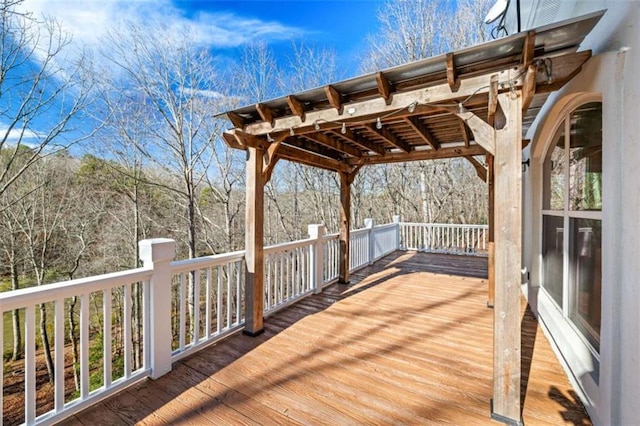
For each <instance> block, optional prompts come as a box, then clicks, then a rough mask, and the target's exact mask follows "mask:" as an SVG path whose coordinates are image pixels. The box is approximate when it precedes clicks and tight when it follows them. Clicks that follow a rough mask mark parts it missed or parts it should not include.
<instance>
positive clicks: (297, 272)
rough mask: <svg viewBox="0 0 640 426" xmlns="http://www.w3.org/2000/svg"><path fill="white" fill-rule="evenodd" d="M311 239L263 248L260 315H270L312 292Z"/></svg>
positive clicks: (313, 241) (312, 241)
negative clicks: (262, 308)
mask: <svg viewBox="0 0 640 426" xmlns="http://www.w3.org/2000/svg"><path fill="white" fill-rule="evenodd" d="M315 241H316V240H315V239H313V238H309V239H306V240H300V241H294V242H291V243H284V244H277V245H273V246H269V247H265V248H264V272H265V279H264V290H265V295H264V296H265V300H264V312H265V314H273V313H275V312H276V311H278V310H280V309H282V308H284V307H286V306H289V305H290V304H292V303H294V302H296V301H298V300H299V299H301V298H303V297H305V296H308V295H309V294H311V293H313V291H314V290H315V288H314V285H313V284H312V283H313V282H314V281H313V278H314V277H312V273H313V272H312V262H311V252H312V248H313V246H314V243H315Z"/></svg>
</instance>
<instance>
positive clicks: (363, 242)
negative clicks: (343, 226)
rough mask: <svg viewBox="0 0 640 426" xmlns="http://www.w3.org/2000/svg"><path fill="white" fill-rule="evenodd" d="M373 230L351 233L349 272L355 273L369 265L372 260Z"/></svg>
mask: <svg viewBox="0 0 640 426" xmlns="http://www.w3.org/2000/svg"><path fill="white" fill-rule="evenodd" d="M370 236H371V230H370V229H368V228H364V229H357V230H355V231H351V232H350V233H349V237H350V238H349V244H350V250H349V271H350V272H354V271H356V270H358V269H360V268H363V267H365V266H367V265H369V261H370V259H371V257H370V254H371V250H370V248H371V240H370V238H369V237H370Z"/></svg>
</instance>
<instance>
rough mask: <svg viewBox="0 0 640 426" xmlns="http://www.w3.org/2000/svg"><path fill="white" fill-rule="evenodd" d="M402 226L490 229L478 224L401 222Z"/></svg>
mask: <svg viewBox="0 0 640 426" xmlns="http://www.w3.org/2000/svg"><path fill="white" fill-rule="evenodd" d="M400 225H405V226H432V227H437V228H443V227H453V228H475V229H485V228H488V227H489V225H476V224H472V225H470V224H463V223H424V222H400Z"/></svg>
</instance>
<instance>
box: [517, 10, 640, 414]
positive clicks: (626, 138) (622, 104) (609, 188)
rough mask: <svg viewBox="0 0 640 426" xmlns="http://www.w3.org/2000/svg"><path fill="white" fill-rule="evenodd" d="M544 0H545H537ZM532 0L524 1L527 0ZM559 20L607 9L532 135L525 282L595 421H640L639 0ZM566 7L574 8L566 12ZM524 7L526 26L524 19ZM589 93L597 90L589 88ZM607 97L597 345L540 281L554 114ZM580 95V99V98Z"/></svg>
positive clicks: (561, 12) (527, 180)
mask: <svg viewBox="0 0 640 426" xmlns="http://www.w3.org/2000/svg"><path fill="white" fill-rule="evenodd" d="M540 1H542V0H540ZM523 3H526V2H523ZM568 3H572V7H567V5H566V4H565V5H564V7H563V8H562V10H559V12H558V16H557V17H556V19H555V20H556V21H558V20H562V19H566V18H570V17H575V16H579V15H582V14H585V13H589V12H592V11H595V10H601V9H608V11H607V13H606V14H605V15H604V17H603V18H602V20H601V21H600V23H599V24H598V25H597V27H596V28H595V29H594V31H593V32H592V33H591V34H590V35H589V36H588V37H587V39H586V40H585V42H584V43H583V45H582V47H581V50H584V49H592V50H593V54H594V57H592V58H591V59H590V60H589V61H588V62H587V64H586V65H585V67H584V68H583V70H582V72H581V73H580V74H579V75H578V76H576V77H575V78H574V79H573V80H572V81H571V82H570V83H569V84H567V85H566V86H565V87H564V88H563V89H562V90H561V91H559V92H557V93H555V94H553V95H552V96H550V97H549V99H548V101H547V103H546V104H545V107H544V108H543V109H542V111H541V113H540V114H539V116H538V118H537V119H536V121H535V122H534V123H533V125H532V126H531V128H530V130H529V132H528V134H527V138H529V139H531V140H532V143H531V146H530V147H528V148H527V150H526V151H525V153H524V158H531V168H530V169H529V170H528V171H527V172H526V173H525V175H524V176H523V177H524V181H523V188H524V189H523V190H524V194H523V197H524V211H525V217H524V230H523V238H524V244H523V251H524V253H523V258H524V259H523V261H524V263H523V267H525V266H526V267H527V269H528V270H529V271H531V277H530V282H529V283H526V284H524V285H523V290H524V291H525V294H526V295H527V296H528V298H529V301H530V303H531V305H532V307H533V309H534V311H536V312H537V313H538V314H539V318H540V319H541V322H542V324H543V325H544V327H545V332H547V333H549V334H550V337H551V341H552V342H553V343H554V344H555V345H556V349H557V350H558V351H559V352H560V359H561V360H562V361H563V362H564V363H565V366H566V367H568V368H569V370H570V373H571V376H572V377H571V378H572V381H573V382H574V385H576V386H577V388H578V390H579V392H580V393H581V398H582V399H583V402H584V403H585V405H586V406H587V410H588V412H589V415H590V416H591V418H592V420H593V421H594V423H595V424H596V425H637V424H640V28H638V23H640V2H631V1H581V2H568ZM567 14H568V15H567ZM529 18H530V17H523V20H522V21H523V24H524V25H523V26H524V27H525V28H526V27H527V22H528V21H527V19H529ZM590 97H591V98H590ZM599 97H601V99H602V103H603V208H602V263H603V265H602V275H603V276H602V325H601V337H600V354H593V353H592V352H591V351H590V350H589V348H588V345H586V344H585V343H584V341H583V339H581V338H580V337H579V335H578V333H577V332H576V331H575V328H574V327H572V325H571V323H570V322H569V321H568V319H566V318H564V317H563V316H562V313H561V312H560V311H559V310H558V309H557V308H556V306H555V305H554V304H553V303H552V302H551V300H550V298H549V297H548V296H547V295H546V293H545V292H544V290H541V289H540V288H539V284H540V248H541V243H542V241H541V240H542V237H541V235H542V215H541V208H542V162H543V161H544V155H545V153H546V149H547V148H548V144H549V139H550V138H551V136H552V134H553V131H554V130H555V127H554V125H557V123H558V117H559V116H560V115H562V113H563V112H566V111H568V110H570V109H573V107H575V106H577V105H573V104H572V103H576V102H578V101H579V100H580V99H581V98H582V100H583V101H584V102H588V101H590V100H597V99H598V98H599ZM579 103H583V102H579Z"/></svg>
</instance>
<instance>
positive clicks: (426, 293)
mask: <svg viewBox="0 0 640 426" xmlns="http://www.w3.org/2000/svg"><path fill="white" fill-rule="evenodd" d="M486 267H487V265H486V259H484V258H475V257H465V256H448V255H429V254H424V253H411V252H409V253H401V252H397V253H394V254H392V255H390V256H388V257H386V258H384V259H382V260H381V261H378V262H376V264H374V265H372V266H370V267H367V268H364V269H362V270H360V271H359V272H357V273H355V274H353V275H352V284H351V285H349V286H344V285H343V286H340V285H337V284H336V285H332V286H330V287H328V288H327V289H325V291H324V292H323V293H322V294H319V295H314V296H310V297H308V298H306V299H304V300H303V301H301V302H299V303H298V304H296V305H293V306H291V307H289V308H287V309H284V310H282V311H280V312H278V313H276V314H275V315H273V316H272V317H269V318H267V319H266V321H265V333H264V334H262V335H260V336H258V337H255V338H250V337H247V336H243V335H241V334H237V335H234V336H231V337H229V338H227V339H226V340H224V341H222V342H220V343H218V344H216V345H214V346H212V347H210V348H207V349H204V350H202V351H200V352H198V353H196V354H194V355H192V356H190V357H188V358H185V359H183V360H182V361H180V362H178V363H176V364H174V369H173V371H172V372H171V373H169V374H168V375H166V376H164V377H162V378H160V379H158V380H156V381H151V380H148V381H145V382H143V383H141V384H138V385H136V386H134V387H132V388H130V389H128V390H126V391H125V392H123V393H121V394H119V395H117V396H115V397H113V398H111V399H109V400H107V401H105V402H103V403H101V404H98V405H97V406H95V407H93V408H91V409H89V410H86V411H84V412H81V413H79V414H77V415H76V416H74V417H73V418H72V419H69V424H71V423H73V424H84V425H87V426H98V425H102V424H118V423H119V424H294V425H295V424H305V425H307V424H332V425H336V424H340V425H361V424H439V425H440V424H445V425H446V424H451V425H459V424H474V425H481V424H487V425H490V424H496V423H495V422H492V421H491V420H490V419H489V400H490V399H491V396H492V395H491V393H492V374H493V373H492V356H493V354H492V348H493V344H492V339H493V330H492V323H493V311H492V310H491V309H488V308H487V307H486V287H487V284H486ZM461 271H462V272H463V273H464V276H461V275H459V273H460V272H461ZM456 274H458V275H456ZM522 310H523V323H522V324H523V326H522V328H523V332H522V335H523V346H522V347H523V350H522V354H523V362H522V364H523V378H524V379H526V378H529V380H528V381H527V380H523V386H522V391H523V398H524V404H523V407H524V409H523V417H524V421H525V424H527V425H537V424H539V425H546V424H555V425H557V424H573V425H575V424H590V421H589V418H588V417H587V415H586V413H585V411H584V409H583V407H582V406H581V404H580V403H579V402H577V399H576V397H575V393H574V392H573V390H572V388H571V386H570V385H569V383H568V381H567V378H566V376H565V375H564V373H563V371H562V369H561V367H560V365H559V363H558V361H557V359H556V358H555V355H554V354H553V352H552V350H551V348H550V346H549V343H548V341H547V340H546V338H545V337H544V335H543V333H542V332H541V330H540V329H539V327H538V325H537V322H536V320H535V317H534V316H533V314H532V313H531V312H530V311H528V310H525V305H524V303H523V309H522Z"/></svg>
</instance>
